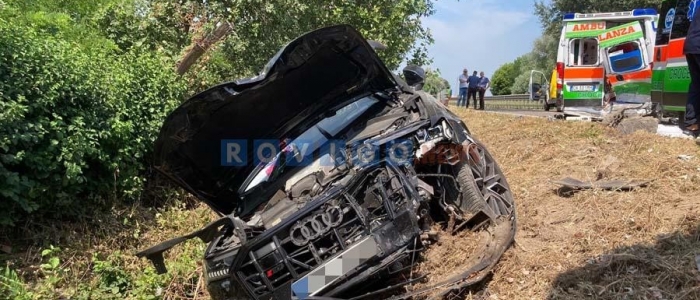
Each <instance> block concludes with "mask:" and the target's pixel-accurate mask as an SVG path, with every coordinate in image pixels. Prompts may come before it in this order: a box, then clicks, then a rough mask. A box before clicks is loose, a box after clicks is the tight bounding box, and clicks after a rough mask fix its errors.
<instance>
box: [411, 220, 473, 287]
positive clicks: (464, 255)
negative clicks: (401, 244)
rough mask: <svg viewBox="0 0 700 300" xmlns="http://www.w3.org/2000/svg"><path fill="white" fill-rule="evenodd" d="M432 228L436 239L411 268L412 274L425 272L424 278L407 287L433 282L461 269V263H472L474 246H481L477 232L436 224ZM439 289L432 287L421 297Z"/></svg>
mask: <svg viewBox="0 0 700 300" xmlns="http://www.w3.org/2000/svg"><path fill="white" fill-rule="evenodd" d="M434 230H435V231H436V232H437V233H438V241H437V243H435V244H433V245H429V246H428V247H429V248H428V249H426V250H425V252H424V253H423V257H422V259H423V261H422V262H420V263H419V264H418V265H417V267H416V268H414V270H413V272H414V276H416V275H421V276H422V275H425V280H421V281H420V282H418V283H416V284H413V285H411V286H409V287H407V290H408V291H419V290H421V289H424V288H428V287H431V286H434V285H436V284H439V283H441V282H443V281H445V280H448V279H450V278H451V277H453V276H455V275H457V274H459V273H462V272H464V266H465V265H468V266H470V265H473V264H474V261H476V259H475V258H476V256H479V254H480V253H476V250H477V249H481V248H482V247H478V246H479V242H480V241H481V235H480V234H479V233H475V232H471V231H466V230H464V231H459V232H457V233H456V234H454V235H452V234H450V233H448V232H447V231H445V230H444V229H443V228H441V226H439V225H438V226H435V228H434ZM465 241H469V243H465ZM439 292H440V290H435V291H434V292H432V293H427V294H426V295H421V297H426V296H427V297H429V298H430V297H434V296H435V295H437V294H438V293H439Z"/></svg>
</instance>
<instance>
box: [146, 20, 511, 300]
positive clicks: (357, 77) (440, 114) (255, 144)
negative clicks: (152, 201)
mask: <svg viewBox="0 0 700 300" xmlns="http://www.w3.org/2000/svg"><path fill="white" fill-rule="evenodd" d="M373 44H376V43H373ZM375 47H376V45H375ZM424 74H425V72H424V71H423V70H422V69H420V68H418V67H415V66H412V67H410V68H407V69H406V72H405V74H404V75H405V77H406V81H405V82H404V81H403V80H401V79H400V78H399V77H398V76H396V75H394V74H392V73H391V72H390V71H389V70H388V69H387V68H386V66H385V65H384V64H383V62H382V61H381V60H380V59H379V57H378V56H377V55H376V53H375V52H374V49H373V47H372V46H371V45H370V44H368V42H367V40H366V39H364V38H363V37H362V36H361V35H360V33H359V32H357V31H356V30H355V29H354V28H352V27H350V26H347V25H338V26H331V27H326V28H322V29H318V30H316V31H312V32H309V33H307V34H305V35H302V36H301V37H299V38H297V39H295V40H293V41H292V42H290V43H289V44H287V45H286V46H285V47H283V48H282V49H281V50H280V51H279V52H278V53H277V54H276V55H275V56H274V57H273V58H272V59H271V60H270V62H269V63H268V64H267V65H266V66H265V68H264V69H263V71H262V72H261V73H260V75H259V76H257V77H254V78H251V79H244V80H237V81H232V82H227V83H223V84H220V85H217V86H214V87H212V88H210V89H208V90H206V91H204V92H202V93H200V94H197V95H195V96H193V97H192V98H190V99H189V100H187V101H186V102H184V103H183V104H182V105H180V106H179V107H178V108H176V109H175V111H173V112H172V113H171V114H170V115H169V116H168V117H167V118H166V120H165V122H164V124H163V127H162V129H161V132H160V134H159V137H158V139H157V141H156V144H155V160H154V165H155V169H156V170H158V172H160V173H161V174H163V175H165V176H166V177H168V178H169V179H171V180H172V181H174V182H175V183H177V184H178V185H180V186H181V187H182V188H183V189H185V190H187V191H188V192H189V193H191V194H193V195H194V196H195V197H197V198H198V199H200V200H201V201H203V202H204V203H206V204H207V205H209V206H210V207H211V208H212V209H213V210H214V211H215V212H217V213H218V214H219V215H220V218H219V219H218V220H216V221H214V222H212V223H210V224H208V225H206V226H204V227H203V228H202V229H200V230H197V231H194V232H192V233H191V234H188V235H185V236H181V237H177V238H174V239H171V240H168V241H165V242H162V243H160V244H158V245H155V246H153V247H151V248H148V249H145V250H143V251H140V252H138V253H137V254H136V255H137V256H138V257H145V258H147V259H149V260H151V261H152V262H153V264H154V266H155V268H156V270H157V271H158V273H164V272H166V271H167V269H166V263H165V258H164V256H163V254H164V252H166V251H168V250H169V249H170V248H172V247H174V246H176V245H178V244H180V243H182V242H184V241H186V240H189V239H194V238H199V239H200V240H202V241H204V242H206V243H208V246H207V248H206V250H205V253H204V278H205V282H206V286H207V289H208V291H209V294H210V296H211V298H212V299H214V300H217V299H377V298H384V299H415V298H420V297H423V296H424V295H426V294H427V293H431V294H432V293H437V294H438V295H443V296H444V295H453V294H455V293H458V292H459V291H461V290H463V288H465V287H468V286H471V285H473V284H475V283H478V282H480V281H482V280H483V279H484V278H486V276H487V275H488V274H489V273H490V272H491V270H492V269H493V267H494V266H495V265H496V263H497V262H498V261H499V260H500V258H501V257H502V255H503V253H504V252H505V251H506V250H507V249H508V248H509V247H510V246H511V244H512V243H513V241H514V237H515V230H516V214H515V203H514V200H513V195H512V193H511V191H510V187H509V185H508V182H507V180H506V177H505V175H504V174H503V172H502V171H501V169H500V167H499V165H498V163H497V162H496V160H495V159H494V158H493V156H491V154H490V153H489V151H488V150H487V149H486V147H485V146H484V145H483V144H482V143H481V142H479V141H478V140H477V139H476V138H475V137H474V136H473V135H472V133H471V132H470V130H469V129H468V127H467V125H466V124H465V123H464V122H463V121H462V120H461V119H460V118H459V117H458V116H457V115H455V114H454V113H452V112H451V111H449V110H448V109H447V108H446V107H445V106H444V105H442V104H441V103H439V102H438V101H437V100H436V99H435V98H434V97H432V96H431V95H429V94H427V93H425V92H423V91H422V90H421V87H422V85H423V80H424V79H425V78H424ZM261 153H267V154H265V155H260V154H261ZM446 223H452V225H453V226H445V225H441V224H446ZM448 227H449V228H448ZM435 228H439V229H440V230H442V233H441V234H452V232H451V230H453V229H454V230H470V231H475V232H479V233H480V234H481V236H482V237H484V239H483V241H480V242H479V243H478V244H479V245H478V247H477V249H476V250H475V251H477V255H475V256H474V259H471V260H470V261H469V263H468V264H465V265H464V266H461V269H459V273H458V274H456V275H454V276H451V277H449V278H446V279H445V280H441V281H440V282H429V285H427V286H426V287H425V288H421V289H416V290H412V291H410V292H407V289H405V288H404V287H407V286H409V285H412V284H414V283H416V282H418V281H421V280H425V275H426V274H414V272H413V271H414V267H415V266H416V264H418V263H419V261H420V259H421V253H423V252H424V251H425V250H426V249H428V248H430V247H439V246H440V243H434V241H435V240H436V239H437V237H438V234H436V232H435V231H434V230H435ZM465 242H466V243H469V241H465ZM472 243H475V242H472ZM404 275H405V276H404Z"/></svg>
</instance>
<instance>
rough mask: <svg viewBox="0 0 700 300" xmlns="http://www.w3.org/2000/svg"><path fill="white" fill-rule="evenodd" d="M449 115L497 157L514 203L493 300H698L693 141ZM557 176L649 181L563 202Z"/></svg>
mask: <svg viewBox="0 0 700 300" xmlns="http://www.w3.org/2000/svg"><path fill="white" fill-rule="evenodd" d="M455 111H456V112H457V113H458V114H459V115H460V116H462V117H463V118H464V120H465V122H466V123H467V124H468V126H469V128H470V130H472V132H473V133H474V134H475V135H476V137H477V138H479V139H480V140H481V141H483V142H484V143H485V144H486V145H487V147H489V149H490V151H491V152H492V153H493V154H494V156H495V157H496V159H497V160H498V163H499V164H500V165H501V167H502V168H503V170H504V172H505V174H506V176H507V178H508V181H509V183H510V185H511V188H512V190H513V193H514V195H515V201H516V205H517V215H518V232H517V234H516V244H515V246H514V247H513V248H511V249H510V250H508V251H507V252H506V254H505V255H504V257H503V259H502V260H501V261H500V263H499V264H498V265H497V267H496V270H495V272H494V276H493V279H492V280H491V281H490V282H489V283H488V285H487V289H488V294H489V295H490V296H489V297H488V298H489V299H700V272H699V271H698V269H697V267H696V262H695V257H696V255H700V232H699V231H698V229H699V228H700V217H699V216H698V211H699V210H700V151H699V150H700V148H698V147H697V146H696V145H694V144H693V142H692V141H690V140H682V139H670V138H665V137H661V136H657V135H654V134H651V133H646V132H636V133H633V134H631V135H623V134H621V133H620V132H618V131H616V129H614V128H606V127H604V126H602V125H601V124H595V123H579V122H565V121H551V120H547V119H544V118H530V117H515V116H509V115H503V114H495V113H488V112H475V111H473V110H464V109H455ZM684 155H687V156H684ZM679 156H682V157H680V158H679ZM688 156H690V157H688ZM563 177H574V178H577V179H580V180H583V181H588V180H590V181H594V180H596V179H599V178H602V179H653V180H654V181H653V182H652V183H651V185H650V186H649V187H646V188H639V189H636V190H633V191H630V192H621V191H597V190H589V191H580V192H578V193H575V194H573V195H570V196H568V197H564V195H561V194H560V193H558V191H557V186H555V185H553V184H551V183H549V181H550V180H555V179H560V178H563Z"/></svg>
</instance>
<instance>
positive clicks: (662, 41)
mask: <svg viewBox="0 0 700 300" xmlns="http://www.w3.org/2000/svg"><path fill="white" fill-rule="evenodd" d="M676 2H678V1H675V0H667V1H664V2H663V3H662V4H661V11H660V12H659V17H660V19H659V22H658V24H657V25H656V45H657V46H659V45H667V44H668V41H669V39H670V37H671V28H672V27H673V21H674V18H675V17H676Z"/></svg>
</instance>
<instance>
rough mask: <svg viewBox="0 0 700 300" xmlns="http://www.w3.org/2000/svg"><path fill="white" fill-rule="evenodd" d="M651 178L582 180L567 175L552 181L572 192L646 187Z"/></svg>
mask: <svg viewBox="0 0 700 300" xmlns="http://www.w3.org/2000/svg"><path fill="white" fill-rule="evenodd" d="M650 182H651V180H621V179H617V180H596V181H588V182H585V181H581V180H578V179H574V178H571V177H566V178H564V179H560V180H554V181H552V183H554V184H556V185H560V186H562V188H564V192H572V191H579V190H586V189H600V190H615V191H629V190H633V189H635V188H638V187H646V186H647V185H648V184H649V183H650Z"/></svg>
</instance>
